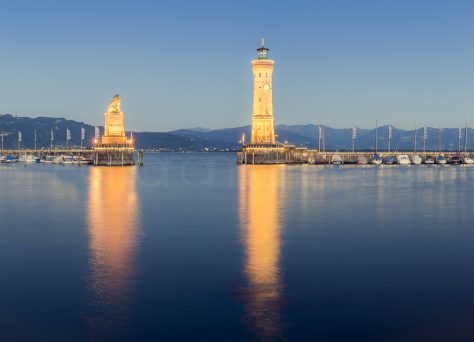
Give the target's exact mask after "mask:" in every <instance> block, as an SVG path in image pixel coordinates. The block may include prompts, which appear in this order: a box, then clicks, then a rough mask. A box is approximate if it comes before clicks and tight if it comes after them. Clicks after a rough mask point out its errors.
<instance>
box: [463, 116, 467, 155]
mask: <svg viewBox="0 0 474 342" xmlns="http://www.w3.org/2000/svg"><path fill="white" fill-rule="evenodd" d="M466 152H467V114H466V130H465V131H464V153H466Z"/></svg>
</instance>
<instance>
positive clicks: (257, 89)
mask: <svg viewBox="0 0 474 342" xmlns="http://www.w3.org/2000/svg"><path fill="white" fill-rule="evenodd" d="M268 51H269V49H267V48H266V47H265V45H264V40H263V39H262V46H261V47H260V48H258V49H257V59H256V60H253V61H252V71H253V112H252V135H251V137H250V142H251V144H252V145H275V144H276V141H275V129H274V124H273V98H272V78H273V66H274V64H275V62H274V61H273V60H271V59H269V58H268Z"/></svg>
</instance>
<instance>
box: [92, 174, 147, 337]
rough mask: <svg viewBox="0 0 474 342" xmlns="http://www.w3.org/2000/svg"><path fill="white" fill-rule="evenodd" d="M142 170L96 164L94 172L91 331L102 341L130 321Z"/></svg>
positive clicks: (138, 228)
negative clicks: (137, 185) (138, 173)
mask: <svg viewBox="0 0 474 342" xmlns="http://www.w3.org/2000/svg"><path fill="white" fill-rule="evenodd" d="M135 183H136V169H135V168H130V167H114V168H107V167H95V168H91V169H90V171H89V197H88V204H87V224H88V230H89V241H90V242H89V255H90V257H89V258H90V261H89V264H90V279H89V285H90V292H91V293H90V295H91V301H90V302H91V310H90V317H89V324H90V329H91V334H92V335H93V337H94V338H96V339H98V340H100V339H102V338H106V337H110V336H112V335H113V334H114V328H116V327H117V326H120V327H121V331H122V332H123V329H124V327H126V326H127V323H128V320H129V318H130V317H129V313H128V312H127V310H128V309H127V308H129V307H130V306H129V304H130V301H131V290H132V281H133V279H134V276H135V274H134V272H135V271H134V270H135V269H136V267H135V260H134V257H135V252H136V248H137V244H138V232H139V230H140V209H139V204H138V198H137V193H136V189H135Z"/></svg>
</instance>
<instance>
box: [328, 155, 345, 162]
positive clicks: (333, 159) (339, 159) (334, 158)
mask: <svg viewBox="0 0 474 342" xmlns="http://www.w3.org/2000/svg"><path fill="white" fill-rule="evenodd" d="M343 163H344V161H343V160H342V157H341V156H340V155H339V154H333V155H332V156H331V164H332V165H342V164H343Z"/></svg>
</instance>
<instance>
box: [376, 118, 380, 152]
mask: <svg viewBox="0 0 474 342" xmlns="http://www.w3.org/2000/svg"><path fill="white" fill-rule="evenodd" d="M378 131H379V123H378V120H377V119H376V120H375V153H377V150H378V140H379V132H378Z"/></svg>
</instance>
